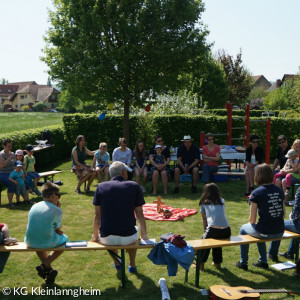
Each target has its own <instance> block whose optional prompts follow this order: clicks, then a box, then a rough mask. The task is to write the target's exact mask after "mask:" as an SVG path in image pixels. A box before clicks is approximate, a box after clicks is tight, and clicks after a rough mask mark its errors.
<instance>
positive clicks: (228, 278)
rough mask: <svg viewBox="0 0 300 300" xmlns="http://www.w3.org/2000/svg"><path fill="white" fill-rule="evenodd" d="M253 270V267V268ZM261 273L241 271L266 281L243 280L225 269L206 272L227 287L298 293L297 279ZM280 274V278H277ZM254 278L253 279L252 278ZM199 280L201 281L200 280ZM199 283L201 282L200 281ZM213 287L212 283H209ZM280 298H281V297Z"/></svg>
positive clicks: (283, 275) (255, 270) (268, 272)
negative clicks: (220, 279) (282, 290)
mask: <svg viewBox="0 0 300 300" xmlns="http://www.w3.org/2000/svg"><path fill="white" fill-rule="evenodd" d="M253 268H255V267H253ZM262 271H263V272H260V269H258V268H255V269H253V270H252V269H249V270H248V271H242V272H245V274H249V273H251V275H255V274H257V275H259V276H263V277H264V278H265V279H266V281H264V282H263V283H262V282H257V281H256V280H249V279H245V278H242V277H240V276H239V272H238V273H233V272H231V271H230V270H228V269H226V268H222V269H220V270H218V271H216V270H211V269H209V270H206V273H208V274H211V275H213V276H217V277H220V278H222V280H223V281H224V282H225V283H226V284H228V286H247V287H250V288H252V289H281V288H284V289H286V290H291V291H293V292H295V293H297V294H299V293H300V289H299V282H300V280H299V279H298V277H295V278H294V277H291V275H290V274H287V273H284V272H283V271H282V272H278V271H275V270H273V269H270V270H268V271H267V270H262ZM278 273H280V276H278V275H279V274H278ZM249 277H250V278H253V276H249ZM254 278H255V277H254ZM200 280H201V279H200ZM200 282H201V281H200ZM283 282H284V285H285V286H284V287H283V286H282V283H283ZM211 285H213V283H211ZM281 296H282V297H281ZM285 297H286V294H278V297H277V298H276V299H281V298H285Z"/></svg>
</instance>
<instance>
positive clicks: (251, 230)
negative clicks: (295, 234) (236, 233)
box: [240, 223, 283, 265]
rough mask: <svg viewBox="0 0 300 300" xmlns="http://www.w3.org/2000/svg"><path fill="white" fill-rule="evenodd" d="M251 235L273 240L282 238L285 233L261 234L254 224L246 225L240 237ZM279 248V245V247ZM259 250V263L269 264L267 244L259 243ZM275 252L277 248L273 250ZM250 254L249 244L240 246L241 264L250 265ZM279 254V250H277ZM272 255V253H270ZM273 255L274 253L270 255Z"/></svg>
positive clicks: (241, 230)
mask: <svg viewBox="0 0 300 300" xmlns="http://www.w3.org/2000/svg"><path fill="white" fill-rule="evenodd" d="M245 234H249V235H251V236H253V237H256V238H258V239H273V238H280V237H282V235H283V232H281V233H277V234H263V235H262V234H261V233H260V232H258V231H257V230H256V229H255V225H254V224H250V223H248V224H244V225H242V227H241V229H240V235H245ZM278 247H279V245H278ZM257 249H258V253H259V259H258V261H259V262H261V263H265V264H266V263H267V262H268V261H267V250H266V243H264V242H263V243H257ZM273 251H276V248H275V247H274V248H273ZM248 252H249V244H248V245H241V246H240V255H241V260H240V262H241V264H243V265H247V264H248ZM277 252H278V248H277ZM269 253H270V252H269ZM270 254H272V253H270Z"/></svg>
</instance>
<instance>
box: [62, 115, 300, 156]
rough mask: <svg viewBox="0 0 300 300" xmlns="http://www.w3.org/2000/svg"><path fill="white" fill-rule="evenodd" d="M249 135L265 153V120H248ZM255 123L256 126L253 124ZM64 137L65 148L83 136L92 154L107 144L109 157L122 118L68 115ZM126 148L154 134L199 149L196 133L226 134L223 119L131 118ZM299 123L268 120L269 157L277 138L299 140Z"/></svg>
mask: <svg viewBox="0 0 300 300" xmlns="http://www.w3.org/2000/svg"><path fill="white" fill-rule="evenodd" d="M250 120H251V122H250V134H258V135H259V136H260V138H261V143H260V144H261V146H262V147H263V148H264V149H265V138H266V122H265V120H266V119H265V118H251V119H250ZM254 120H256V121H257V120H258V121H259V122H253V121H254ZM63 122H64V125H65V132H66V137H67V140H68V143H69V144H73V145H74V142H75V139H76V137H77V135H79V134H83V135H84V136H86V139H87V146H88V148H89V149H91V150H94V149H97V148H98V145H99V142H106V143H107V144H108V151H109V152H110V153H112V151H113V149H114V148H115V147H117V145H118V138H119V137H121V136H122V135H123V125H122V124H123V123H122V122H123V117H122V116H106V118H105V119H104V120H103V121H100V120H99V119H98V116H97V115H95V114H92V115H90V114H72V115H64V117H63ZM129 122H130V141H129V142H130V144H129V146H130V148H131V149H133V148H134V145H135V142H136V141H137V140H138V139H142V140H144V141H145V144H146V148H147V149H149V148H150V147H151V146H152V145H153V140H154V137H155V135H156V134H161V135H162V136H163V137H164V143H165V145H168V146H173V147H175V146H178V145H180V144H181V139H182V138H183V136H184V135H191V136H192V138H193V139H194V143H195V144H196V145H199V143H200V132H201V131H204V132H212V133H226V131H227V117H225V116H224V117H221V116H202V115H201V116H190V115H171V116H148V115H147V116H143V117H139V116H131V117H130V120H129ZM232 126H233V127H243V126H244V120H243V119H233V121H232ZM299 128H300V119H293V120H292V119H283V118H272V119H271V157H275V155H276V152H277V148H278V145H277V136H278V135H279V134H285V135H286V136H287V137H288V140H289V142H290V144H292V142H293V140H294V139H296V138H298V137H299ZM232 137H244V131H243V130H233V132H232ZM226 139H227V137H226V136H216V143H217V144H219V145H224V144H226ZM233 144H234V145H243V144H244V143H243V141H239V142H235V141H233Z"/></svg>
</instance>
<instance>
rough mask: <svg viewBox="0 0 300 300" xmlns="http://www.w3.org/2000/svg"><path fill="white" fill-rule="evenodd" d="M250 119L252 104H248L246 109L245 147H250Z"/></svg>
mask: <svg viewBox="0 0 300 300" xmlns="http://www.w3.org/2000/svg"><path fill="white" fill-rule="evenodd" d="M249 119H250V105H249V104H247V105H246V109H245V148H248V147H249V130H250V128H249V123H250V122H249Z"/></svg>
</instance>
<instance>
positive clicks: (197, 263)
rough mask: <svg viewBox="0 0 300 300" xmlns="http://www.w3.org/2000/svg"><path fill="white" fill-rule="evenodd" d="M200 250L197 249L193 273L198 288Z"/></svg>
mask: <svg viewBox="0 0 300 300" xmlns="http://www.w3.org/2000/svg"><path fill="white" fill-rule="evenodd" d="M200 253H201V250H197V253H196V274H195V286H196V287H197V288H198V287H199V279H200V264H201V260H200V257H201V255H200Z"/></svg>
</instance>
